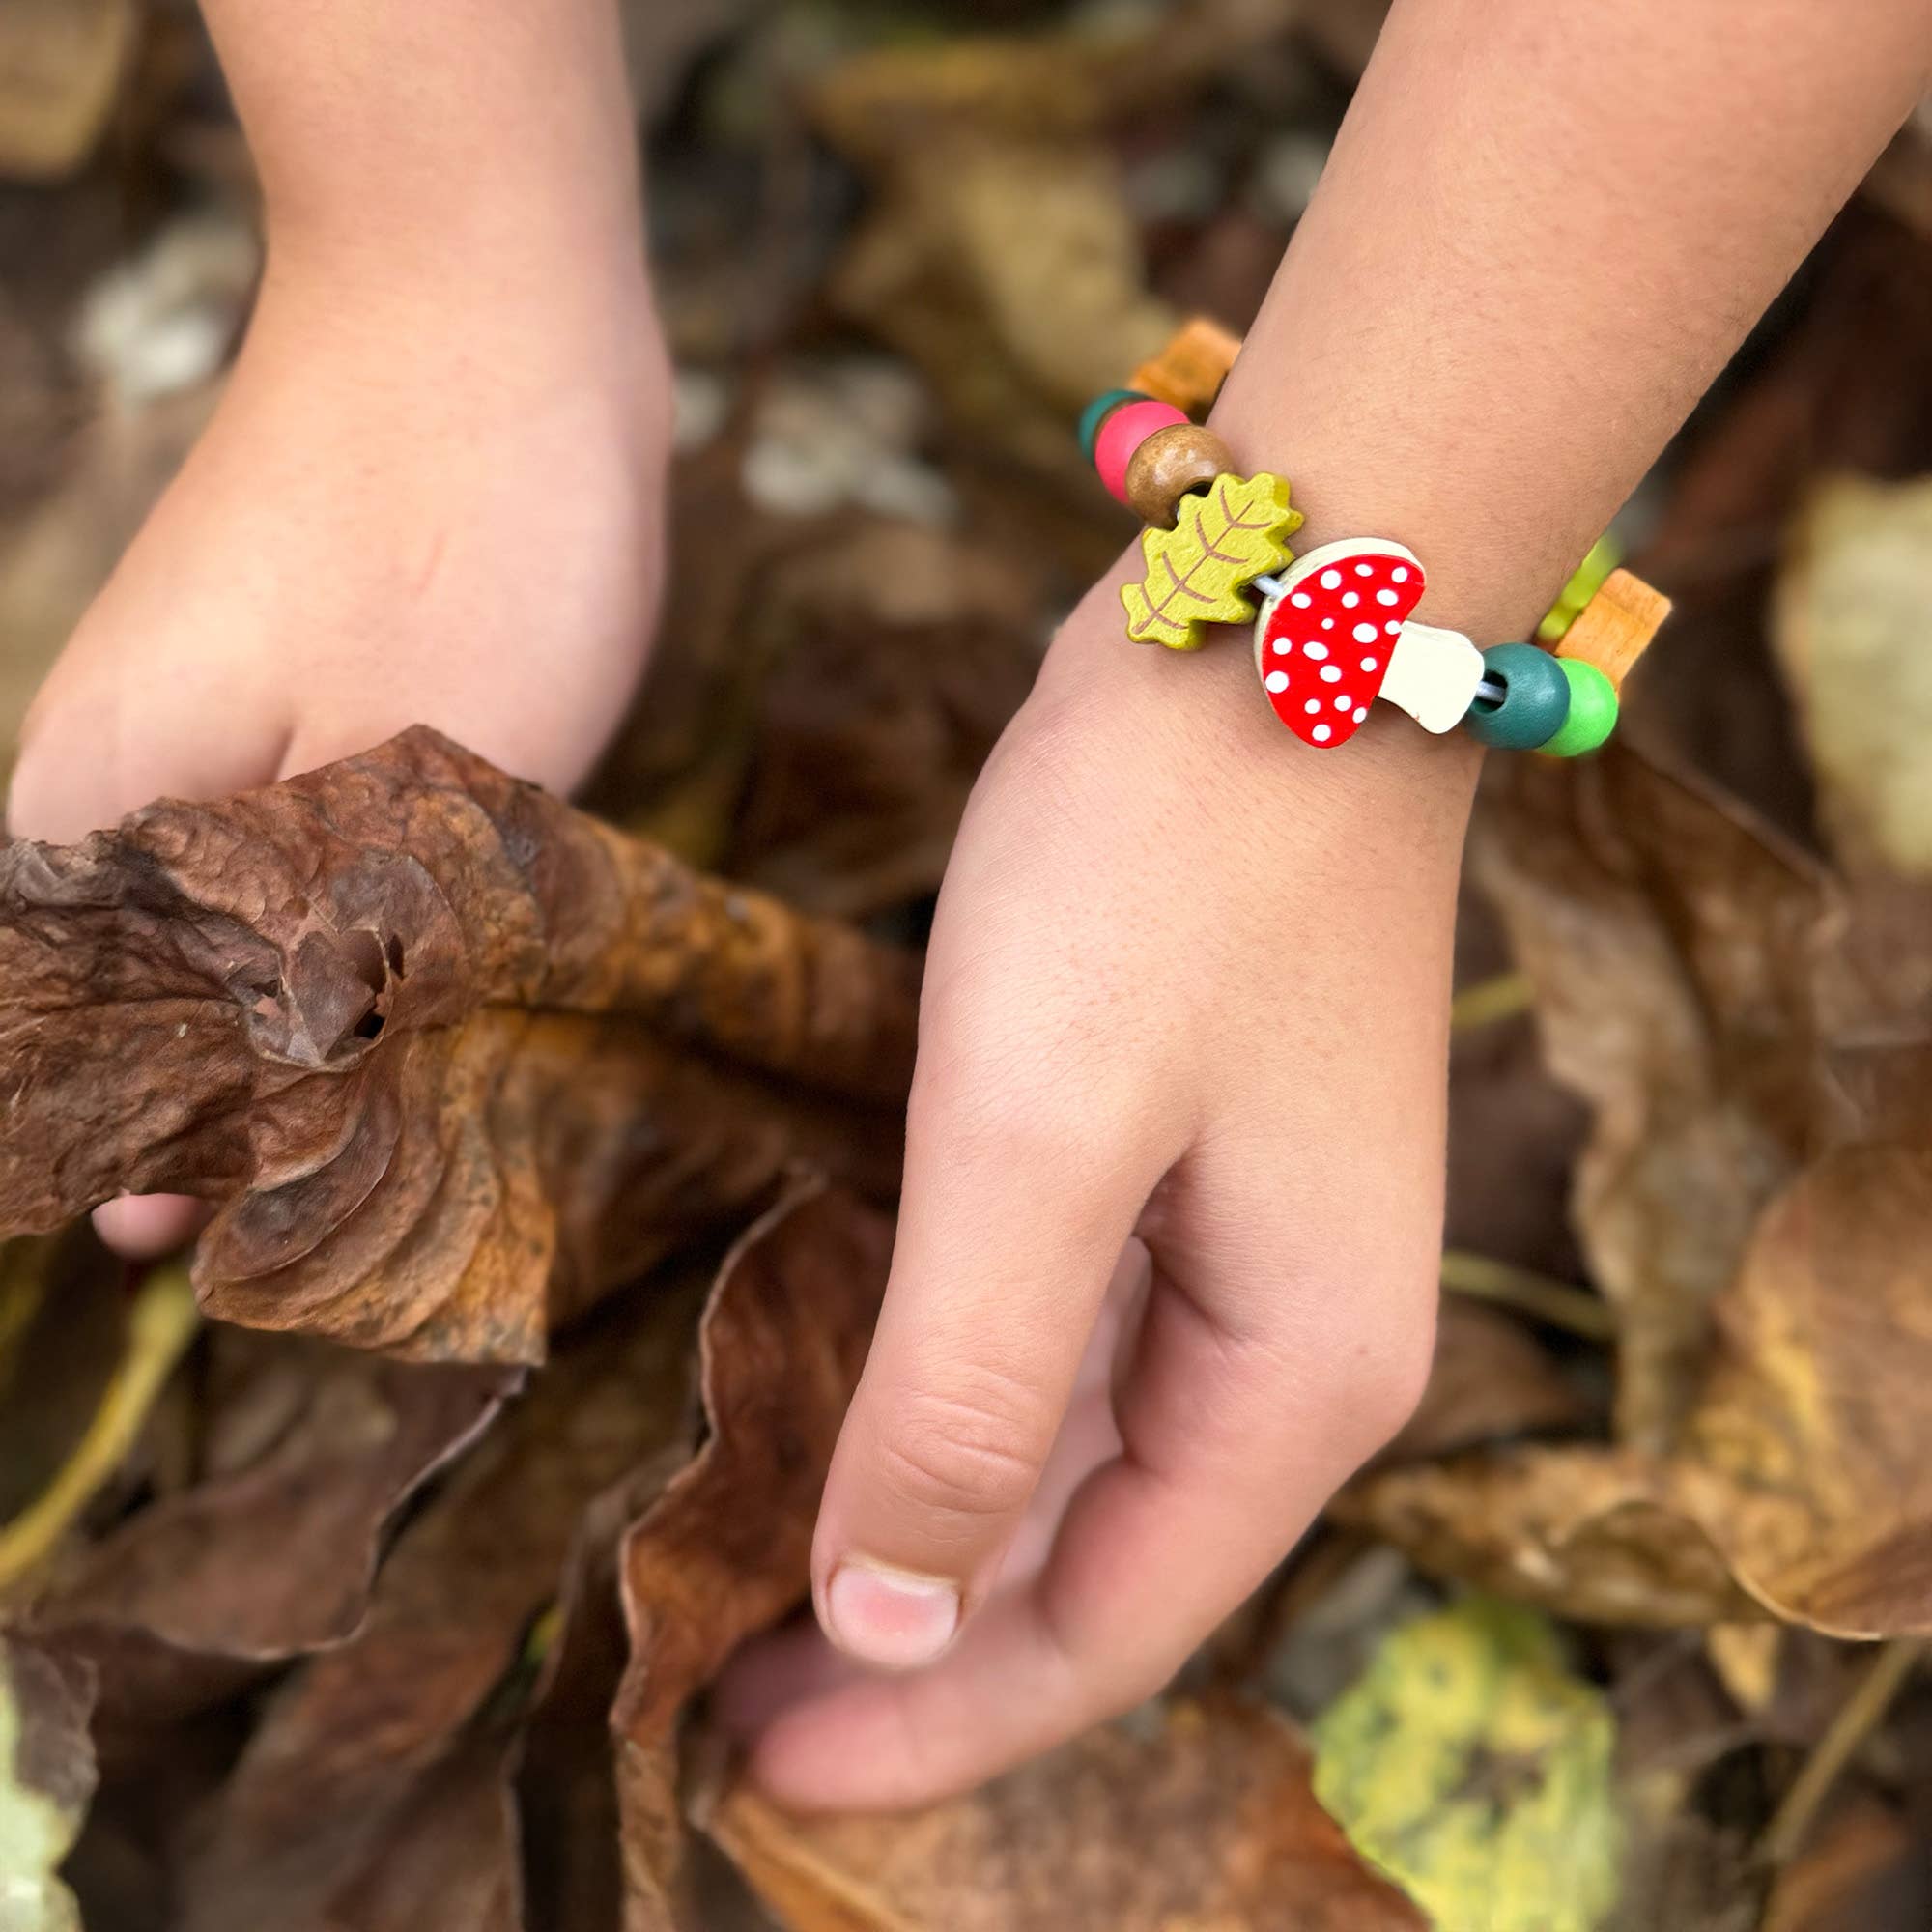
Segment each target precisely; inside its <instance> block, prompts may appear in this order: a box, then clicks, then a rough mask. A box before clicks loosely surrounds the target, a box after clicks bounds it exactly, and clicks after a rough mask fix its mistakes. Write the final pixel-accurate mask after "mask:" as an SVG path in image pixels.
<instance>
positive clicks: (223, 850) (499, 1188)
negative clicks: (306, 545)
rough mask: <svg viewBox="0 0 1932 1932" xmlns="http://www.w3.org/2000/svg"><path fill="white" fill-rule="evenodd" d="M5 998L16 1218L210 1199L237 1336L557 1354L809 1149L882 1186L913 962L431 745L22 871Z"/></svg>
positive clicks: (2, 1216) (469, 1352)
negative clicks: (606, 1307) (121, 1201)
mask: <svg viewBox="0 0 1932 1932" xmlns="http://www.w3.org/2000/svg"><path fill="white" fill-rule="evenodd" d="M0 984H4V988H5V991H4V995H0V1056H4V1064H5V1069H6V1072H5V1079H6V1097H7V1101H8V1104H9V1106H10V1109H11V1114H10V1121H11V1131H10V1133H9V1136H8V1139H7V1142H6V1144H5V1147H4V1148H0V1220H4V1224H5V1225H6V1226H8V1227H10V1228H13V1229H33V1228H43V1227H48V1226H52V1225H54V1224H55V1223H57V1222H58V1221H60V1220H62V1219H64V1218H66V1217H68V1216H70V1215H71V1214H74V1213H76V1212H78V1211H80V1210H81V1209H83V1208H87V1207H90V1206H92V1205H93V1204H94V1203H95V1202H97V1201H99V1200H102V1199H105V1198H107V1197H108V1196H109V1195H112V1194H114V1193H117V1192H120V1191H123V1190H128V1189H132V1190H135V1191H151V1190H156V1189H161V1190H167V1189H176V1190H180V1191H183V1192H186V1193H192V1194H202V1195H206V1196H209V1197H211V1198H213V1199H215V1200H217V1201H219V1202H220V1204H221V1206H220V1208H219V1210H218V1211H217V1213H216V1215H215V1218H214V1220H213V1223H212V1224H211V1226H210V1228H209V1230H208V1232H207V1234H206V1235H205V1236H203V1238H202V1241H201V1245H200V1247H199V1250H198V1252H197V1258H196V1279H197V1286H198V1288H199V1289H200V1292H201V1294H202V1298H203V1303H204V1305H205V1306H206V1307H207V1308H208V1309H209V1310H210V1312H212V1313H213V1314H216V1315H220V1316H223V1317H225V1318H227V1319H229V1320H234V1321H242V1322H244V1323H247V1324H249V1325H254V1326H262V1327H299V1328H304V1329H308V1330H311V1331H314V1332H320V1333H324V1334H328V1335H331V1336H334V1337H336V1338H338V1339H340V1340H344V1341H349V1342H353V1343H355V1344H356V1345H358V1346H362V1347H381V1348H386V1349H389V1350H392V1351H394V1352H397V1353H401V1354H407V1355H412V1356H417V1357H430V1358H434V1357H459V1358H465V1359H484V1360H533V1359H536V1358H538V1357H539V1356H540V1355H541V1353H542V1350H543V1346H544V1336H545V1333H546V1330H547V1328H548V1327H549V1326H551V1325H554V1321H558V1320H561V1319H563V1318H564V1317H566V1316H567V1315H569V1314H570V1313H572V1312H574V1311H575V1310H577V1309H580V1308H582V1306H584V1305H585V1304H587V1303H588V1302H589V1301H590V1300H592V1299H594V1298H595V1296H596V1295H597V1294H598V1293H602V1292H603V1291H604V1290H606V1289H608V1288H609V1287H611V1286H612V1285H613V1284H615V1283H617V1282H620V1281H624V1280H628V1279H630V1278H632V1277H633V1276H635V1274H636V1273H637V1272H638V1271H639V1269H640V1268H642V1267H643V1266H644V1265H646V1264H649V1263H651V1262H652V1261H654V1260H656V1259H658V1258H659V1257H660V1256H662V1255H663V1254H664V1253H666V1252H668V1249H669V1247H670V1246H671V1245H672V1244H673V1243H675V1242H676V1241H677V1240H679V1239H682V1238H687V1237H689V1236H691V1235H692V1234H693V1233H694V1232H696V1231H698V1230H700V1229H702V1228H704V1227H706V1226H708V1225H715V1224H717V1223H718V1222H720V1221H721V1220H723V1219H725V1217H727V1216H728V1215H729V1214H730V1213H731V1212H732V1211H733V1210H740V1209H742V1208H745V1207H746V1206H748V1205H749V1204H750V1203H752V1202H753V1201H755V1200H756V1199H757V1198H758V1196H759V1195H760V1193H761V1192H762V1191H763V1190H765V1189H766V1188H767V1187H768V1186H769V1185H770V1183H771V1181H772V1179H774V1177H775V1176H776V1175H777V1174H778V1173H779V1172H780V1171H781V1168H782V1167H783V1166H784V1164H785V1163H786V1162H787V1161H788V1160H790V1159H792V1158H794V1157H797V1156H801V1155H803V1156H808V1157H810V1156H817V1157H820V1158H822V1159H823V1160H824V1161H825V1162H827V1163H828V1164H830V1165H831V1166H832V1167H833V1168H834V1170H835V1171H838V1172H841V1173H848V1174H855V1175H856V1176H857V1177H858V1178H860V1179H862V1180H864V1181H867V1182H869V1183H871V1184H874V1185H877V1186H880V1187H882V1188H884V1187H889V1186H890V1185H891V1184H892V1179H893V1172H894V1169H895V1166H896V1149H895V1131H896V1130H895V1118H896V1117H895V1102H896V1101H897V1100H898V1099H899V1098H900V1096H901V1095H902V1094H903V1092H904V1088H905V1084H906V1081H907V1078H908V1076H909V1072H910V1067H911V1061H912V1047H913V1017H914V1010H915V1004H916V998H917V962H916V961H915V960H914V959H912V958H911V957H910V956H908V955H904V954H900V953H897V952H892V951H889V950H887V949H884V948H880V947H877V946H874V945H872V944H871V943H870V942H868V941H867V940H865V939H863V938H862V937H860V935H858V934H857V933H855V932H852V931H850V930H848V929H846V928H843V927H840V926H836V925H832V924H829V923H822V922H813V921H809V920H804V919H801V918H799V917H798V916H797V915H794V914H791V913H788V912H786V911H785V910H784V909H783V908H782V907H781V906H779V905H778V904H777V903H776V902H775V901H773V900H771V899H768V898H765V897H764V896H762V895H758V894H755V893H751V892H745V891H740V890H738V889H736V888H733V887H730V886H727V885H725V884H723V883H720V882H718V881H715V880H709V879H705V878H702V877H700V876H698V875H696V874H693V873H691V872H689V871H688V870H686V869H685V868H684V867H681V866H680V865H678V864H677V863H676V862H675V861H673V860H671V859H670V858H668V856H667V855H666V854H664V853H662V852H660V851H658V850H656V849H655V848H652V847H649V846H645V845H641V844H639V843H638V842H636V841H632V840H628V839H625V838H622V837H621V836H620V835H618V834H616V833H614V832H612V831H611V830H610V829H609V828H608V827H605V826H601V825H599V824H598V823H596V821H594V820H592V819H589V818H586V817H585V816H583V815H582V813H579V812H575V811H573V810H570V808H568V807H567V806H564V805H562V804H561V803H559V802H558V801H556V800H555V799H553V798H551V797H550V796H548V795H547V794H545V793H543V792H541V791H539V790H537V789H536V788H535V787H533V786H529V785H526V784H520V783H518V782H516V781H512V780H510V779H507V778H505V777H504V776H503V775H502V774H501V773H499V772H497V771H496V770H495V769H494V768H493V767H491V766H490V765H488V764H486V763H485V762H484V761H483V760H481V759H479V758H476V757H475V756H473V755H472V754H471V753H467V752H464V751H463V750H461V749H460V748H459V747H457V746H454V745H452V744H450V743H449V742H448V741H447V740H446V739H443V738H440V737H439V736H438V735H437V734H436V733H434V732H432V731H429V730H426V729H423V728H420V727H418V728H416V729H414V730H412V731H408V732H405V733H404V734H403V735H402V736H401V737H399V738H396V739H394V740H392V741H391V742H390V743H389V744H387V745H385V746H384V747H381V748H380V749H378V750H377V751H374V752H371V753H365V754H364V755H362V756H360V757H356V758H352V759H348V760H345V761H344V762H342V763H340V764H337V765H332V766H329V767H327V769H326V770H324V771H321V772H316V773H310V774H308V775H306V776H304V777H301V778H297V779H292V780H289V781H286V782H285V783H283V784H279V785H275V786H272V787H270V788H269V789H267V790H264V791H257V792H250V793H245V794H243V795H241V796H240V797H238V798H233V799H229V800H226V801H222V802H220V803H217V804H213V805H185V804H180V803H162V804H159V805H156V806H151V807H149V808H148V809H147V810H144V811H141V812H138V813H136V814H135V815H134V816H133V817H131V818H129V819H128V820H127V821H126V822H125V823H124V824H123V826H122V827H121V828H120V830H119V831H117V832H113V833H101V834H96V835H94V836H93V837H92V838H89V839H87V840H85V841H84V842H83V843H81V844H79V845H75V846H71V847H68V848H65V849H57V848H50V847H45V846H41V845H36V844H31V843H27V842H25V841H18V842H15V843H14V844H13V845H10V846H8V847H6V848H5V849H4V851H0Z"/></svg>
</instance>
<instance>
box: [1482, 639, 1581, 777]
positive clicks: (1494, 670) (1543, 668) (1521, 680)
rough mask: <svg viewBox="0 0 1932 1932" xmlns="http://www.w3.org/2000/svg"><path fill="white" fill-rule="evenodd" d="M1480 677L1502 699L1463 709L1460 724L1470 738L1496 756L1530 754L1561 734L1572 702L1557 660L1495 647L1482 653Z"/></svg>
mask: <svg viewBox="0 0 1932 1932" xmlns="http://www.w3.org/2000/svg"><path fill="white" fill-rule="evenodd" d="M1483 674H1484V676H1485V677H1490V678H1493V679H1495V681H1496V682H1497V683H1498V684H1500V685H1501V686H1502V687H1503V695H1502V696H1501V697H1500V698H1489V697H1480V696H1479V697H1478V698H1477V699H1476V701H1475V702H1474V703H1473V704H1471V705H1470V706H1469V709H1468V712H1467V715H1466V716H1465V717H1464V718H1463V724H1464V725H1466V726H1467V727H1468V729H1469V734H1470V735H1471V736H1472V737H1475V738H1480V739H1481V740H1482V741H1483V743H1484V744H1486V745H1493V746H1494V747H1495V748H1496V750H1497V751H1499V752H1533V751H1535V750H1536V748H1537V747H1538V746H1539V745H1544V744H1548V741H1549V740H1550V739H1551V738H1553V737H1554V736H1555V735H1556V733H1557V732H1559V731H1561V730H1562V729H1563V727H1564V725H1565V723H1566V721H1567V720H1568V718H1569V715H1570V706H1571V703H1572V701H1573V700H1572V698H1571V695H1570V680H1569V679H1568V678H1566V677H1565V676H1564V675H1563V664H1562V660H1561V659H1559V658H1553V657H1551V656H1550V655H1549V653H1548V651H1543V650H1538V649H1537V647H1536V646H1535V645H1534V644H1497V645H1495V646H1494V647H1493V648H1492V649H1490V650H1487V651H1485V652H1484V653H1483Z"/></svg>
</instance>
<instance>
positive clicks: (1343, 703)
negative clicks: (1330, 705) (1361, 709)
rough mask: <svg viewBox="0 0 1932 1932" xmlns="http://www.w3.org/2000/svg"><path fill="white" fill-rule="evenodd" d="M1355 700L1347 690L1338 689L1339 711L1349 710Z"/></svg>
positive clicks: (1337, 704) (1337, 706)
mask: <svg viewBox="0 0 1932 1932" xmlns="http://www.w3.org/2000/svg"><path fill="white" fill-rule="evenodd" d="M1353 702H1354V699H1353V698H1351V697H1350V696H1349V694H1348V693H1347V692H1346V691H1338V692H1337V693H1336V694H1335V709H1336V710H1337V711H1346V710H1348V708H1349V706H1350V704H1352V703H1353Z"/></svg>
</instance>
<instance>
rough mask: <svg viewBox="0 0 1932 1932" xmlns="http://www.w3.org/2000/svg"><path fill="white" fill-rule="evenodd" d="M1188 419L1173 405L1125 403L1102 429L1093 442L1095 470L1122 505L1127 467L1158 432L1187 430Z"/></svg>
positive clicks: (1109, 417) (1124, 496)
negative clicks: (1142, 446) (1141, 447)
mask: <svg viewBox="0 0 1932 1932" xmlns="http://www.w3.org/2000/svg"><path fill="white" fill-rule="evenodd" d="M1186 422H1187V418H1186V417H1185V416H1184V415H1182V414H1181V413H1180V412H1179V410H1178V409H1176V408H1175V407H1174V405H1173V404H1172V403H1122V405H1121V407H1120V408H1119V409H1117V410H1116V411H1114V412H1113V413H1112V414H1111V415H1109V416H1108V417H1107V419H1106V420H1105V421H1104V422H1103V423H1102V424H1101V425H1100V434H1099V435H1098V436H1096V437H1095V438H1094V469H1097V470H1098V471H1099V472H1100V481H1101V482H1102V483H1104V484H1105V485H1106V486H1107V489H1108V492H1109V493H1110V494H1111V495H1112V496H1114V497H1117V498H1118V499H1119V500H1120V501H1121V502H1122V503H1124V502H1125V501H1126V500H1127V465H1128V463H1129V462H1130V461H1131V460H1132V458H1133V453H1134V451H1135V450H1137V449H1138V448H1139V447H1140V446H1141V444H1142V443H1144V442H1145V441H1146V440H1148V438H1149V437H1151V435H1153V433H1154V432H1155V431H1156V430H1161V429H1172V428H1180V427H1184V426H1185V424H1186Z"/></svg>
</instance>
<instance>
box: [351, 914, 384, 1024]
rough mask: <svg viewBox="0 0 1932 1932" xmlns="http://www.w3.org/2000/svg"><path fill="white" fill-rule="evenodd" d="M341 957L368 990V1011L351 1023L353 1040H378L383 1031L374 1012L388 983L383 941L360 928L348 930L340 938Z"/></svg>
mask: <svg viewBox="0 0 1932 1932" xmlns="http://www.w3.org/2000/svg"><path fill="white" fill-rule="evenodd" d="M342 952H343V956H344V957H345V958H346V959H347V960H348V961H349V964H350V967H351V968H352V970H353V971H354V972H355V977H356V978H357V979H358V980H361V981H362V983H363V984H364V985H365V986H367V987H368V989H369V995H370V1002H369V1009H368V1011H367V1012H365V1013H364V1014H363V1015H362V1017H361V1018H360V1019H358V1020H357V1021H356V1022H355V1028H354V1032H355V1037H356V1038H357V1039H375V1038H378V1037H380V1036H381V1034H382V1031H383V1014H382V1013H381V1012H380V1011H379V1010H378V1009H377V1007H378V1002H380V1001H381V999H382V997H383V995H384V992H386V991H387V990H388V984H389V962H388V959H387V957H386V955H385V954H384V950H383V942H382V940H381V939H379V938H378V937H377V935H376V934H375V933H373V932H370V931H367V930H366V929H365V928H363V927H361V926H356V927H354V928H352V929H351V930H350V931H348V932H345V933H344V934H343V935H342Z"/></svg>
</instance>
